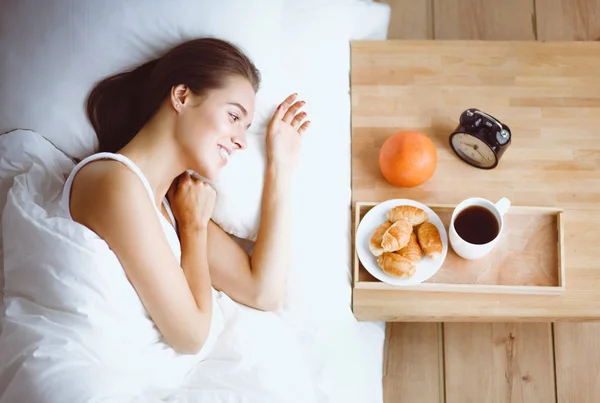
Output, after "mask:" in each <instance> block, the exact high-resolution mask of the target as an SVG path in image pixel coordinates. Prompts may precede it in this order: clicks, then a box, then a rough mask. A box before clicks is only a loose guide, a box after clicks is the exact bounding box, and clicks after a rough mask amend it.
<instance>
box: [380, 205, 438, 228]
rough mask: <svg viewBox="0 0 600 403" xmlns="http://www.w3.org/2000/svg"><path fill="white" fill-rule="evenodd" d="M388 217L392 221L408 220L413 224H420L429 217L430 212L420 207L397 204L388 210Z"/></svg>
mask: <svg viewBox="0 0 600 403" xmlns="http://www.w3.org/2000/svg"><path fill="white" fill-rule="evenodd" d="M387 218H388V220H390V221H391V222H395V221H398V220H406V221H408V222H409V223H410V224H411V225H419V224H422V223H424V222H425V221H427V220H428V219H429V214H427V212H426V211H423V210H422V209H420V208H418V207H414V206H397V207H394V208H392V209H390V210H389V211H388V212H387Z"/></svg>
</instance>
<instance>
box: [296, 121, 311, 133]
mask: <svg viewBox="0 0 600 403" xmlns="http://www.w3.org/2000/svg"><path fill="white" fill-rule="evenodd" d="M309 126H310V120H307V121H306V122H304V123H302V125H301V126H300V127H299V128H298V134H300V135H303V134H304V133H305V132H306V131H307V130H308V127H309Z"/></svg>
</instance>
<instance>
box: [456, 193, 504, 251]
mask: <svg viewBox="0 0 600 403" xmlns="http://www.w3.org/2000/svg"><path fill="white" fill-rule="evenodd" d="M473 206H479V207H483V208H485V209H487V210H488V211H489V212H490V213H492V214H493V215H494V216H495V217H496V220H497V221H498V231H497V234H496V236H495V237H494V238H493V239H492V240H490V241H489V242H486V243H470V242H467V241H466V240H464V239H463V238H462V237H461V236H460V235H459V234H458V232H457V230H456V227H455V221H456V218H457V217H458V215H459V214H460V213H461V212H463V211H464V210H465V209H467V208H469V207H473ZM509 207H510V200H508V199H507V198H505V197H503V198H502V199H500V200H498V202H497V203H492V202H491V201H489V200H486V199H483V198H481V197H472V198H470V199H466V200H463V201H462V202H460V203H459V204H458V205H457V206H456V208H455V209H454V212H453V213H452V218H451V220H450V225H449V231H448V233H449V239H450V245H451V246H452V249H453V250H454V252H456V254H457V255H458V256H460V257H462V258H463V259H469V260H470V259H479V258H481V257H483V256H485V255H487V254H488V253H489V252H490V251H491V250H492V249H493V248H494V246H496V244H497V243H498V240H499V239H500V236H501V235H502V231H503V229H504V214H506V212H507V211H508V209H509Z"/></svg>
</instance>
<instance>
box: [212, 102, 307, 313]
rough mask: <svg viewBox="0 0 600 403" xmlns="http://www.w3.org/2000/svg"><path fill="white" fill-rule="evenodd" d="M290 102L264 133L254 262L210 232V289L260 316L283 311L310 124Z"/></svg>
mask: <svg viewBox="0 0 600 403" xmlns="http://www.w3.org/2000/svg"><path fill="white" fill-rule="evenodd" d="M295 97H296V96H295V95H292V96H290V97H288V98H287V99H286V100H285V101H284V102H283V103H282V104H281V105H280V106H279V108H278V109H277V111H276V112H275V114H274V116H273V118H272V120H271V122H270V124H269V128H268V131H267V158H268V163H267V170H266V172H265V181H264V186H263V194H262V202H261V221H260V228H259V232H258V236H257V240H256V245H255V247H254V252H253V254H252V258H249V257H248V255H247V254H246V253H245V252H244V251H243V250H242V249H241V248H240V247H239V246H238V245H237V244H236V243H235V242H234V241H233V240H232V239H231V238H230V237H229V236H228V235H227V234H226V233H225V232H224V231H223V230H222V229H221V228H219V227H218V226H217V225H216V224H214V223H211V225H210V226H209V237H208V244H209V251H210V252H209V266H210V271H211V278H212V281H213V286H214V287H215V288H217V289H220V290H222V291H224V292H225V293H226V294H228V295H229V296H230V297H231V298H232V299H234V300H237V301H238V302H240V303H243V304H246V305H249V306H252V307H254V308H257V309H261V310H276V309H279V308H280V307H281V304H282V303H283V299H284V296H285V290H286V280H287V274H288V269H289V267H290V263H291V262H290V260H291V259H290V253H291V245H290V241H291V228H290V227H291V222H290V219H291V211H290V210H291V200H290V198H291V194H290V192H291V189H290V184H291V175H292V174H293V170H294V169H295V166H296V163H297V160H298V154H299V151H300V143H301V136H302V135H303V133H304V132H305V131H306V130H307V129H308V126H309V122H304V123H302V120H303V119H304V118H305V117H306V114H304V113H300V114H298V113H297V112H298V110H299V109H300V108H301V107H302V106H303V105H304V103H303V102H296V103H294V100H295Z"/></svg>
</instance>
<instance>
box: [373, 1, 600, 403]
mask: <svg viewBox="0 0 600 403" xmlns="http://www.w3.org/2000/svg"><path fill="white" fill-rule="evenodd" d="M380 1H381V2H384V3H388V4H390V5H391V6H392V16H391V21H390V29H389V36H388V37H389V38H390V39H432V40H435V39H438V40H439V39H441V40H443V39H472V40H540V41H542V40H548V41H550V40H565V41H570V40H600V0H380ZM465 51H467V50H465ZM598 74H600V72H598ZM383 382H384V399H385V403H404V402H406V403H437V402H440V403H441V402H446V403H505V402H514V403H517V402H519V403H521V402H523V403H552V402H558V403H597V402H600V323H554V324H552V323H526V324H512V323H483V324H474V323H464V324H461V323H439V324H435V323H406V324H405V323H394V324H388V327H387V331H386V353H385V361H384V379H383Z"/></svg>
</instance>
